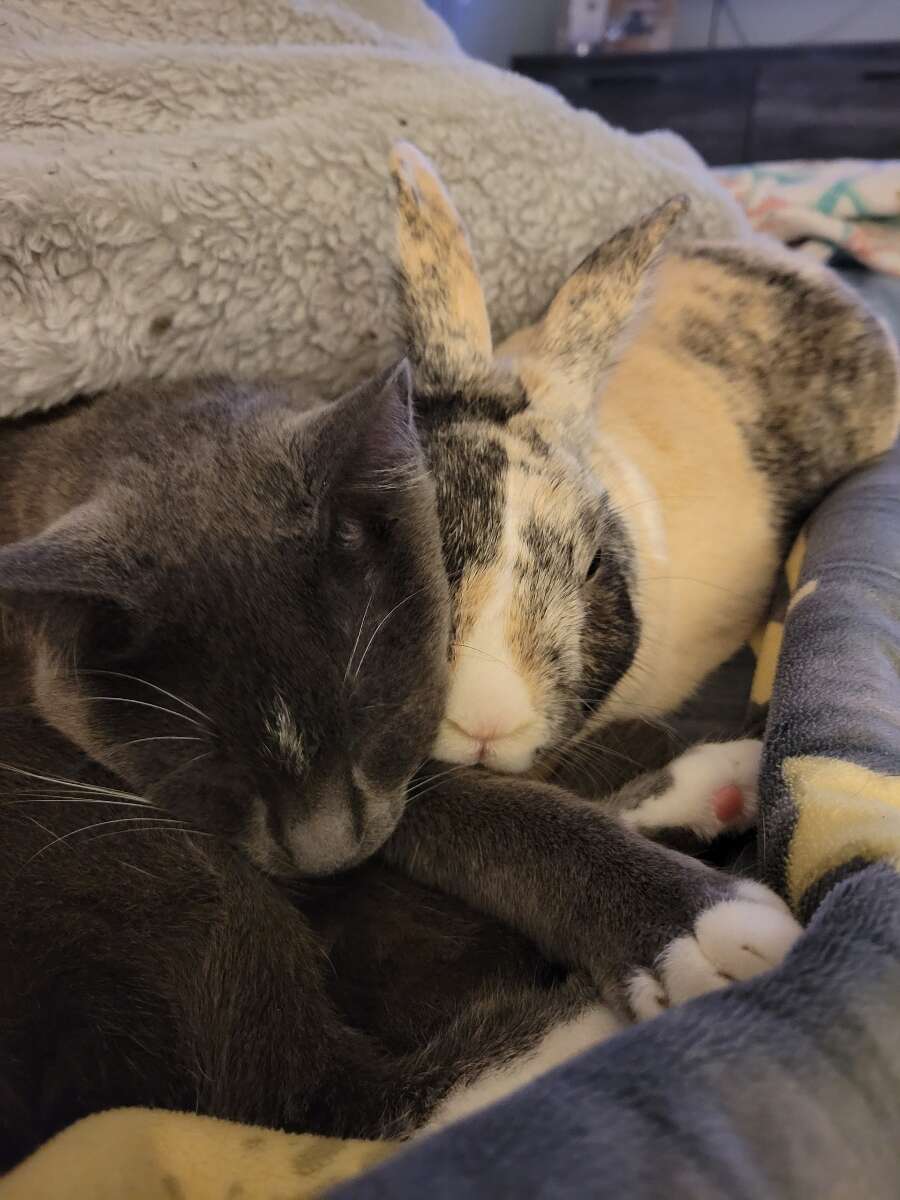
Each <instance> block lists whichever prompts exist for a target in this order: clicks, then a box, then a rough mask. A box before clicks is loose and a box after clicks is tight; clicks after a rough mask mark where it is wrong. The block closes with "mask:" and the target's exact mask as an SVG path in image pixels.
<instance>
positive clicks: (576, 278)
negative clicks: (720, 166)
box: [532, 196, 689, 407]
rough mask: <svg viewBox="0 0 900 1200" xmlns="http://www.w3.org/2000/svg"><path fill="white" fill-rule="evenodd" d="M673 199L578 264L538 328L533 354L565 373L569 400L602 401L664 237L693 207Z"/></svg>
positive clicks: (648, 291) (648, 287)
mask: <svg viewBox="0 0 900 1200" xmlns="http://www.w3.org/2000/svg"><path fill="white" fill-rule="evenodd" d="M688 204H689V202H688V199H687V197H686V196H673V197H672V198H671V199H669V200H667V201H666V202H665V203H664V204H661V205H660V206H659V207H658V208H656V209H654V210H653V211H652V212H650V213H648V214H647V215H646V216H645V217H643V218H642V219H641V220H640V221H637V222H636V223H635V224H634V225H628V226H626V227H625V228H624V229H621V230H619V232H618V233H616V234H614V235H613V236H612V237H611V238H609V240H608V241H605V242H603V243H602V245H600V246H599V247H598V248H597V249H596V250H594V251H593V253H591V254H589V255H588V257H587V258H586V259H585V260H584V261H583V262H582V263H581V264H580V266H578V267H577V268H576V270H575V271H574V272H573V273H572V274H571V275H570V276H569V278H568V279H567V280H566V282H565V283H564V284H563V285H562V287H561V288H560V290H559V291H558V292H557V294H556V296H555V297H554V298H553V300H552V302H551V304H550V307H549V308H548V309H547V312H546V313H545V314H544V317H543V318H542V320H541V321H540V322H539V323H538V325H537V326H536V328H535V330H534V337H533V342H532V346H533V353H535V354H536V356H537V357H538V358H539V359H540V360H541V361H542V362H543V363H544V364H545V365H546V366H548V367H549V368H550V369H551V370H552V371H553V372H554V374H555V375H556V376H557V377H561V378H562V379H563V380H564V382H565V384H566V386H567V389H568V391H569V395H568V401H569V403H574V404H576V405H578V406H579V407H586V406H588V405H590V404H592V403H593V401H594V400H595V399H596V397H597V394H598V391H599V389H600V385H601V383H602V382H603V378H604V375H605V374H606V372H607V371H608V370H609V369H610V368H611V367H612V366H613V365H614V363H615V361H616V359H617V356H618V354H619V353H620V352H621V350H622V349H624V347H625V345H626V344H627V342H628V338H629V335H630V334H631V333H632V331H633V329H634V328H635V326H636V324H637V322H638V320H639V318H640V315H641V312H642V309H643V308H644V306H645V305H646V304H647V302H648V301H649V299H650V298H651V296H652V289H653V277H654V274H655V268H656V267H657V265H658V263H659V261H660V259H661V257H662V251H663V246H664V243H665V239H666V237H667V236H668V234H669V233H670V231H671V230H672V228H673V227H674V226H675V224H676V223H677V222H678V221H679V220H680V219H681V217H682V216H683V215H684V213H685V212H686V211H687V209H688Z"/></svg>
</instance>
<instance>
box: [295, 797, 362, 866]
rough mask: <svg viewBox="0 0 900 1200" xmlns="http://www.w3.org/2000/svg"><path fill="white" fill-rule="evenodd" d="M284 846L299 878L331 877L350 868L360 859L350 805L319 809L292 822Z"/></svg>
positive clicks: (357, 837) (358, 842) (358, 841)
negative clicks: (311, 876)
mask: <svg viewBox="0 0 900 1200" xmlns="http://www.w3.org/2000/svg"><path fill="white" fill-rule="evenodd" d="M285 843H286V849H287V851H288V853H289V854H290V856H291V860H292V862H293V864H294V866H295V867H296V868H297V870H298V871H299V872H300V874H301V875H334V874H335V873H336V872H338V871H342V870H347V869H348V868H349V867H351V866H353V865H354V864H355V863H356V862H357V861H358V859H359V856H360V838H359V835H358V834H357V832H356V829H355V825H354V821H353V815H352V812H351V810H350V805H349V803H348V804H347V805H346V807H345V808H339V807H332V806H329V807H327V808H321V809H318V810H316V811H313V812H311V813H309V814H308V815H305V816H303V817H302V818H300V819H298V820H296V821H293V822H292V823H291V825H290V827H289V828H288V830H287V833H286V836H285Z"/></svg>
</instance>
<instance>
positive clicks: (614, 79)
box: [588, 75, 662, 88]
mask: <svg viewBox="0 0 900 1200" xmlns="http://www.w3.org/2000/svg"><path fill="white" fill-rule="evenodd" d="M623 83H624V84H625V85H627V86H628V87H658V86H659V84H660V83H662V77H661V76H660V75H592V76H591V77H590V79H589V80H588V85H589V86H590V87H592V88H598V87H621V86H622V84H623Z"/></svg>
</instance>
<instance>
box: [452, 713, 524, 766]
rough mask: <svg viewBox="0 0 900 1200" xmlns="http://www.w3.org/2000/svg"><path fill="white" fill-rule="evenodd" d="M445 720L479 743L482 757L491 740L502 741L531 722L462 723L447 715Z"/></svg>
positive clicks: (513, 735) (520, 731) (519, 731)
mask: <svg viewBox="0 0 900 1200" xmlns="http://www.w3.org/2000/svg"><path fill="white" fill-rule="evenodd" d="M446 720H447V724H448V725H449V726H450V728H451V729H455V730H456V732H457V733H461V734H462V735H463V737H467V738H469V739H470V740H471V741H473V742H478V743H479V744H480V746H481V748H482V757H484V753H485V752H486V751H487V749H488V747H489V746H490V745H491V743H492V742H502V741H503V739H504V738H510V737H515V736H516V734H518V733H522V732H523V731H524V730H525V729H526V728H527V727H528V726H529V725H530V724H531V722H530V721H523V722H522V723H521V724H518V725H515V726H514V727H513V724H512V722H510V723H509V725H508V726H505V725H504V723H503V722H502V721H470V722H465V723H463V722H462V721H454V720H453V718H452V717H447V718H446Z"/></svg>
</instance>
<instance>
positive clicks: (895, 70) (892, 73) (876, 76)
mask: <svg viewBox="0 0 900 1200" xmlns="http://www.w3.org/2000/svg"><path fill="white" fill-rule="evenodd" d="M863 79H864V80H865V81H866V83H887V82H888V81H890V82H895V81H897V80H898V79H900V67H885V68H884V69H883V70H880V71H863Z"/></svg>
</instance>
